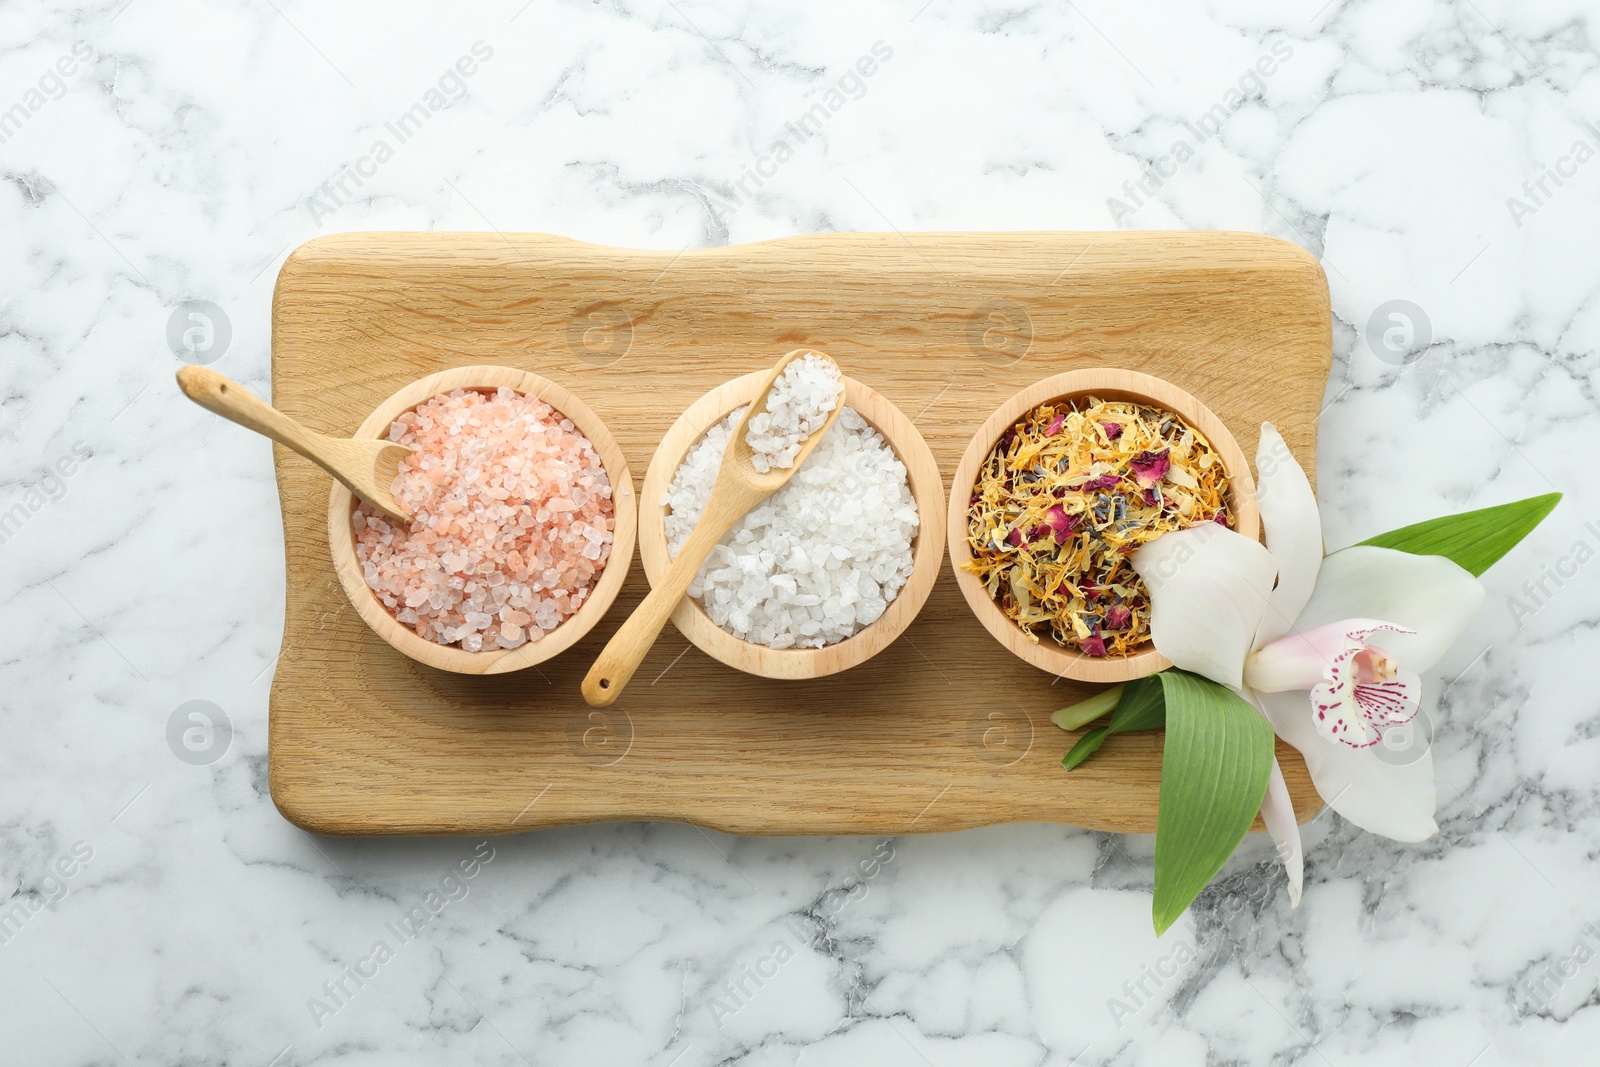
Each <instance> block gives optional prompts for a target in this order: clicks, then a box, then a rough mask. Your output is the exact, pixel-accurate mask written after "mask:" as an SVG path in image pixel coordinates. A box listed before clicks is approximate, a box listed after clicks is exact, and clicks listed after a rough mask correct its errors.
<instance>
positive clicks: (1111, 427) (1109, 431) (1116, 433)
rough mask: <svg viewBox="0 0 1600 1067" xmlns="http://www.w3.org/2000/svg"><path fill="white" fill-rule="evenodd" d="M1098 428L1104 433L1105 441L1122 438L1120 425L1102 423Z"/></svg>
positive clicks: (1117, 423)
mask: <svg viewBox="0 0 1600 1067" xmlns="http://www.w3.org/2000/svg"><path fill="white" fill-rule="evenodd" d="M1100 428H1101V429H1102V430H1104V431H1105V432H1106V440H1108V441H1115V440H1116V439H1117V438H1119V437H1121V436H1122V423H1120V422H1102V423H1101V424H1100Z"/></svg>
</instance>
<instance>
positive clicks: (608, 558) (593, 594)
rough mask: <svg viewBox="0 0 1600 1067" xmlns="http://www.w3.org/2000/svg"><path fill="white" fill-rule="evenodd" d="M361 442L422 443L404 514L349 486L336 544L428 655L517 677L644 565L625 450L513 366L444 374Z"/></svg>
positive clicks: (401, 480) (406, 640)
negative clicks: (364, 498) (405, 519)
mask: <svg viewBox="0 0 1600 1067" xmlns="http://www.w3.org/2000/svg"><path fill="white" fill-rule="evenodd" d="M356 436H357V437H365V438H374V439H376V438H379V437H382V438H385V439H387V440H390V441H394V442H397V443H399V444H403V445H406V446H408V447H409V448H411V450H412V451H411V454H410V455H409V456H407V457H406V458H405V459H404V460H403V461H402V462H401V464H400V469H399V472H398V475H397V476H396V478H395V482H394V493H395V498H396V500H398V501H399V502H400V504H401V505H402V506H403V507H404V508H405V509H406V513H407V514H409V515H410V516H411V517H412V521H411V522H410V524H409V525H406V526H401V525H400V524H398V523H394V522H391V521H390V520H389V519H387V518H385V517H384V516H383V515H381V514H379V513H378V512H376V511H374V510H373V509H372V508H371V507H370V506H369V505H367V504H365V503H362V502H361V501H358V500H357V499H356V498H355V497H354V496H352V495H351V493H350V491H349V490H348V489H346V488H345V487H344V486H343V485H341V484H339V483H338V482H337V481H336V482H334V484H333V492H332V494H331V495H330V496H329V498H328V544H329V547H330V549H331V550H332V553H333V564H334V569H335V571H337V572H338V575H339V582H340V584H341V585H342V586H343V587H344V591H345V594H346V595H347V596H348V597H349V598H350V603H351V605H353V606H354V607H355V609H356V611H357V613H359V614H360V616H361V617H362V619H364V620H365V621H366V622H367V624H368V625H369V626H371V627H372V629H373V630H374V631H375V632H376V633H377V634H378V636H379V637H382V638H383V639H384V640H385V641H387V642H388V643H389V644H391V645H393V646H394V647H395V648H396V649H398V650H399V651H401V652H403V653H405V654H406V655H407V656H410V657H411V658H412V659H414V660H417V661H418V662H420V663H425V664H427V665H428V666H431V667H438V668H440V669H442V670H447V671H455V672H457V673H459V674H504V673H507V672H509V671H516V670H521V669H522V668H524V667H531V666H533V665H534V664H536V663H542V662H544V661H545V660H547V659H549V658H550V657H552V656H554V655H556V654H557V653H559V652H562V651H564V650H565V649H567V648H569V647H571V646H572V644H573V643H574V642H576V641H577V640H578V639H579V638H581V637H582V636H583V635H584V634H586V633H588V632H589V630H590V629H592V628H593V627H594V625H595V623H597V622H599V621H600V618H601V617H602V616H603V615H604V614H605V613H606V609H607V608H609V607H610V606H611V602H612V601H613V600H615V599H616V596H617V591H618V590H619V589H621V587H622V582H623V579H624V578H626V577H627V572H628V567H629V565H630V564H631V563H632V561H633V545H634V534H635V531H636V529H637V526H638V507H637V503H636V501H635V499H634V492H633V477H632V475H631V474H630V473H629V471H628V464H627V462H626V461H625V460H624V459H623V456H622V449H621V448H619V447H618V445H617V442H616V440H615V439H614V438H613V437H612V436H611V434H610V432H609V431H608V430H607V429H606V427H605V424H604V423H602V422H601V421H600V418H599V417H598V416H597V415H595V413H594V412H593V411H591V410H590V409H589V407H588V405H586V404H584V402H583V401H581V400H579V399H578V398H577V397H576V396H574V395H573V394H572V393H570V392H568V391H567V390H566V389H563V388H562V387H561V386H559V385H557V384H555V383H554V382H552V381H549V380H548V379H545V378H541V377H540V376H539V375H537V374H532V373H529V372H527V371H520V370H514V369H512V368H510V367H457V368H455V369H452V370H447V371H441V372H440V373H438V374H431V375H429V376H428V377H426V378H423V379H421V380H419V381H416V382H412V383H411V384H410V385H408V386H406V387H405V388H404V389H401V390H400V391H399V392H397V393H395V394H394V395H393V396H391V397H390V398H389V399H388V400H385V401H384V402H383V403H382V404H380V405H378V408H377V410H376V411H374V412H373V413H372V414H371V415H370V416H368V418H367V420H366V421H365V422H363V423H362V424H361V428H360V429H358V430H357V431H356Z"/></svg>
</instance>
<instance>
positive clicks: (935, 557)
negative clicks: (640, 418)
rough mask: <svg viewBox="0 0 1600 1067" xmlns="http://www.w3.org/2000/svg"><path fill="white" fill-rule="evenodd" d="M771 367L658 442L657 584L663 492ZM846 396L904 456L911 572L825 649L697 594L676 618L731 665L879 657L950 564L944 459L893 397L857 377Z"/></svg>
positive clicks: (720, 390) (734, 385) (804, 669)
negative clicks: (728, 620) (727, 623)
mask: <svg viewBox="0 0 1600 1067" xmlns="http://www.w3.org/2000/svg"><path fill="white" fill-rule="evenodd" d="M765 378H766V371H755V372H753V373H750V374H746V375H744V376H743V377H740V378H735V379H733V381H731V382H728V383H726V384H724V385H720V386H718V387H717V388H715V389H713V390H711V392H709V393H707V394H706V395H705V396H702V397H701V398H700V399H699V400H696V401H695V402H694V403H693V404H691V405H689V408H688V410H686V411H685V412H684V413H683V414H682V415H680V416H678V421H677V422H675V423H673V424H672V428H671V429H669V430H668V431H667V435H666V436H665V437H663V438H662V439H661V444H660V445H658V446H657V447H656V452H655V455H654V456H653V457H652V458H651V460H650V469H649V470H648V471H647V472H646V473H645V476H644V489H643V490H642V491H641V493H640V506H639V512H640V514H639V518H640V523H639V556H640V558H641V559H642V560H643V561H644V572H645V575H646V576H647V577H648V578H649V579H650V582H651V584H652V585H653V584H654V583H655V582H657V581H658V580H660V578H661V575H662V574H664V573H665V572H666V569H667V566H668V564H669V563H671V559H670V558H669V557H668V555H667V535H666V516H667V509H666V507H665V506H664V505H663V504H662V503H661V497H662V494H664V493H665V492H666V491H667V487H668V486H670V485H671V484H672V476H673V475H674V474H675V473H677V470H678V465H679V464H680V463H682V462H683V457H684V456H685V455H687V454H688V452H689V448H690V446H692V445H693V444H694V443H695V442H696V441H698V440H700V438H701V437H702V436H704V434H705V432H706V431H707V430H709V429H711V427H713V426H715V425H716V424H717V423H719V422H721V421H722V419H723V417H724V416H726V415H727V414H728V412H730V411H732V410H733V409H734V408H736V407H739V406H740V405H742V404H748V403H750V401H752V400H754V399H755V397H756V394H757V392H758V390H759V389H760V387H761V383H762V381H763V380H764V379H765ZM844 402H845V404H847V405H848V406H850V407H852V408H855V410H856V412H857V413H858V414H860V415H861V417H862V418H864V419H866V420H867V422H869V423H871V424H872V426H873V428H874V429H876V430H877V431H878V432H879V433H881V434H882V435H883V438H884V440H885V441H887V442H888V444H889V447H890V448H892V449H893V450H894V454H895V456H896V457H898V458H899V460H900V462H901V463H903V464H905V468H906V481H907V484H908V485H909V487H910V489H911V496H912V498H913V499H914V500H915V501H916V504H917V518H918V526H917V532H916V535H915V536H914V537H913V538H912V540H911V553H912V565H911V577H910V578H908V579H906V584H905V586H904V587H902V588H901V590H900V593H899V595H898V596H896V597H895V598H894V600H893V602H891V603H890V604H889V607H888V608H887V609H886V610H885V611H884V613H883V614H882V615H881V616H879V617H878V618H877V619H876V620H875V621H873V622H872V623H871V624H870V625H868V626H866V627H864V628H863V629H861V630H859V631H857V632H856V633H854V634H852V635H851V636H849V637H847V638H845V639H844V640H843V641H838V642H835V643H834V644H831V645H825V646H824V647H822V648H768V647H767V646H766V645H762V644H757V643H756V642H754V641H746V640H744V639H743V638H740V637H735V636H734V635H733V634H731V633H729V632H728V631H726V630H724V629H723V628H722V627H720V626H718V625H717V624H716V623H714V622H712V621H711V617H710V616H709V615H707V614H706V613H705V609H704V608H702V607H701V606H700V605H699V603H697V602H696V601H695V600H694V598H692V597H687V596H686V597H684V598H683V600H682V601H681V602H680V603H679V604H678V606H677V608H676V609H675V610H674V611H673V613H672V624H673V625H674V626H676V627H677V628H678V629H679V631H681V632H682V633H683V635H684V636H685V637H687V638H688V639H689V640H690V641H692V642H693V643H694V644H695V645H696V646H697V647H698V648H699V649H700V650H701V651H702V652H704V653H706V654H707V655H708V656H711V657H713V658H715V659H717V660H720V661H721V662H723V663H726V664H727V665H728V666H730V667H737V668H738V669H739V670H741V671H744V672H746V673H747V674H755V675H759V676H761V677H763V678H821V677H823V676H824V675H828V674H836V673H838V672H839V671H842V670H847V669H849V668H851V667H854V666H856V665H857V664H859V663H864V662H865V661H866V660H868V659H871V658H872V657H873V656H875V655H877V654H878V653H879V652H881V651H883V650H884V649H885V648H887V647H889V645H890V643H891V642H893V641H894V639H895V638H897V637H899V636H900V634H901V633H903V632H904V631H905V628H906V627H907V626H909V625H911V620H912V619H914V618H916V616H917V612H919V611H921V610H922V605H923V604H924V603H925V602H926V601H927V599H928V594H929V592H931V591H932V590H933V583H934V580H935V579H936V578H938V576H939V566H940V564H941V563H943V562H944V521H945V502H944V481H943V479H942V478H941V477H940V475H939V465H938V464H937V463H936V462H934V458H933V453H932V452H931V451H929V449H928V444H927V442H926V441H924V440H923V439H922V434H920V433H918V432H917V428H916V427H915V426H913V425H912V424H911V420H910V419H908V418H906V417H905V415H904V414H902V413H901V411H900V409H899V408H897V407H895V406H894V405H893V404H892V403H890V402H889V400H888V399H887V398H885V397H884V396H882V395H881V394H879V393H876V392H874V391H873V390H871V389H869V388H867V387H866V386H865V385H862V384H861V383H860V382H858V381H856V380H855V379H854V378H850V377H846V378H845V379H844Z"/></svg>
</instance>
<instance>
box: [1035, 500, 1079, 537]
mask: <svg viewBox="0 0 1600 1067" xmlns="http://www.w3.org/2000/svg"><path fill="white" fill-rule="evenodd" d="M1044 521H1045V522H1047V523H1049V524H1050V529H1052V530H1054V531H1055V535H1056V543H1057V544H1060V543H1061V542H1062V541H1065V540H1066V539H1067V538H1069V537H1071V536H1072V535H1073V534H1075V533H1077V531H1078V520H1077V517H1076V516H1073V515H1068V514H1067V509H1066V508H1064V507H1062V506H1061V505H1060V504H1053V505H1051V507H1050V510H1049V511H1046V512H1045V513H1044ZM1041 529H1043V527H1041Z"/></svg>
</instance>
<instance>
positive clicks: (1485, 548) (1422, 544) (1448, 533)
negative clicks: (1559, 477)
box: [1361, 493, 1561, 576]
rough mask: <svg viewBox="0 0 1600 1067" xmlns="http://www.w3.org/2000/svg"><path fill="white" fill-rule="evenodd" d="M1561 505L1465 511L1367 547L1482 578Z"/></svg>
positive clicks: (1548, 497)
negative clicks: (1444, 563)
mask: <svg viewBox="0 0 1600 1067" xmlns="http://www.w3.org/2000/svg"><path fill="white" fill-rule="evenodd" d="M1560 499H1561V494H1560V493H1546V494H1544V495H1543V496H1531V497H1529V498H1528V499H1526V500H1518V501H1517V502H1516V503H1514V504H1499V505H1496V506H1495V507H1492V508H1480V509H1479V510H1477V511H1463V512H1462V513H1461V514H1459V515H1445V516H1442V517H1440V518H1437V519H1429V520H1428V521H1427V522H1419V523H1416V524H1415V525H1412V526H1402V527H1400V529H1398V530H1390V531H1389V532H1388V533H1384V534H1379V535H1378V536H1377V537H1369V538H1367V539H1366V540H1365V541H1363V542H1361V543H1362V544H1364V545H1374V546H1376V547H1378V548H1393V549H1397V550H1399V551H1401V552H1410V553H1411V554H1412V555H1415V556H1443V557H1445V558H1446V559H1448V560H1451V561H1452V562H1454V563H1455V564H1456V565H1457V566H1459V567H1461V568H1462V569H1463V570H1467V571H1471V572H1472V574H1473V575H1474V576H1477V575H1481V574H1482V573H1483V572H1484V571H1486V570H1488V569H1489V568H1490V567H1491V566H1493V565H1494V562H1495V561H1496V560H1498V559H1499V558H1500V557H1501V556H1503V555H1505V554H1506V553H1507V552H1510V551H1511V550H1512V549H1513V548H1515V547H1516V545H1517V542H1518V541H1521V540H1522V539H1523V538H1524V537H1527V536H1528V535H1529V534H1530V533H1532V532H1533V528H1534V527H1535V526H1538V525H1539V523H1541V522H1543V521H1544V517H1545V516H1546V515H1548V514H1550V511H1551V509H1553V508H1554V507H1555V506H1556V503H1557V502H1558V501H1560Z"/></svg>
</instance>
